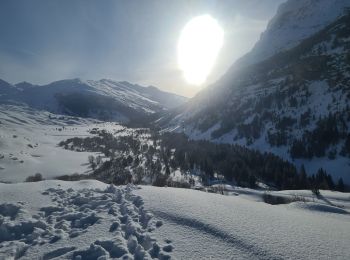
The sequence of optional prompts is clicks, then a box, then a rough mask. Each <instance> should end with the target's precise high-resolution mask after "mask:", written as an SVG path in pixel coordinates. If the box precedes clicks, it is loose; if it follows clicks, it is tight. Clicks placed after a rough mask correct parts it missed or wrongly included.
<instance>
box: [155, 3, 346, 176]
mask: <svg viewBox="0 0 350 260" xmlns="http://www.w3.org/2000/svg"><path fill="white" fill-rule="evenodd" d="M330 5H332V8H330ZM333 6H334V8H333ZM349 7H350V1H340V0H339V1H338V0H335V1H328V0H308V1H299V0H295V1H291V0H290V1H287V3H285V4H283V5H282V6H281V7H280V8H279V10H278V12H277V14H276V16H275V17H274V18H273V19H272V20H271V22H270V23H269V25H268V28H267V30H266V32H264V33H263V34H262V36H261V39H260V40H259V42H257V44H256V45H255V47H254V48H253V49H252V51H251V52H250V53H248V54H247V55H246V56H244V57H242V58H241V59H240V60H238V61H237V62H236V63H235V64H234V65H233V66H232V68H231V69H230V70H229V71H228V72H227V73H226V74H225V75H224V76H223V77H222V78H221V79H220V80H219V81H217V82H216V83H214V84H213V85H211V86H209V87H208V88H206V89H204V90H203V91H201V92H200V93H199V94H198V95H197V96H196V97H194V98H193V99H191V100H190V101H189V102H188V103H187V104H185V105H184V106H182V107H181V108H178V109H176V110H174V111H172V112H171V113H168V115H167V116H163V117H162V118H161V119H159V120H158V121H157V123H158V124H160V125H161V126H163V128H164V130H166V131H179V132H180V131H183V132H185V133H186V134H188V135H189V136H190V137H191V138H193V139H208V140H212V141H214V142H223V143H237V144H241V145H245V146H248V147H250V148H254V149H258V150H260V151H269V152H273V153H275V154H277V155H279V156H281V157H283V158H285V159H288V160H290V161H293V162H294V163H295V164H296V165H297V166H301V165H302V164H304V165H305V168H306V169H307V171H308V172H309V173H310V174H312V173H315V172H316V171H317V170H318V169H319V168H321V167H323V168H324V169H326V171H327V172H328V173H330V174H332V175H333V176H334V177H336V178H339V177H342V178H343V179H344V180H346V182H347V183H350V166H349V165H350V159H349V158H350V107H349V105H350V102H349V98H350V65H349V64H350V13H349V11H348V8H349ZM277 39H278V40H277Z"/></svg>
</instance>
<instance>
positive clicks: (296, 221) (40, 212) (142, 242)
mask: <svg viewBox="0 0 350 260" xmlns="http://www.w3.org/2000/svg"><path fill="white" fill-rule="evenodd" d="M225 188H226V190H227V191H228V194H230V195H232V196H230V195H229V196H223V195H220V194H213V193H207V192H202V191H197V190H191V189H179V188H160V187H153V186H140V187H137V186H131V185H130V186H119V187H116V186H113V185H108V184H104V183H102V182H99V181H96V180H84V181H77V182H65V181H57V180H47V181H41V182H35V183H16V184H4V183H0V259H14V258H19V257H20V259H52V258H59V259H97V258H98V257H101V258H99V259H110V258H120V257H123V259H146V258H147V259H151V258H155V259H170V257H171V258H174V259H210V258H211V259H348V258H349V257H350V249H349V247H348V241H349V239H350V225H349V224H350V223H349V222H350V194H349V193H340V192H331V191H323V190H322V191H321V196H319V197H315V196H314V195H313V194H312V193H311V191H306V190H305V191H293V190H290V191H271V192H269V194H271V195H273V196H284V197H295V196H298V197H302V198H303V201H295V202H293V203H290V204H282V205H270V204H266V203H264V202H262V194H264V192H266V191H262V190H253V189H248V188H240V187H236V186H231V185H228V184H226V185H225Z"/></svg>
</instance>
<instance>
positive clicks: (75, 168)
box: [0, 105, 122, 182]
mask: <svg viewBox="0 0 350 260" xmlns="http://www.w3.org/2000/svg"><path fill="white" fill-rule="evenodd" d="M103 125H104V127H105V128H107V127H110V128H114V129H118V128H119V129H120V128H122V127H121V126H119V125H115V124H114V123H113V124H112V123H110V124H108V126H107V125H106V124H103ZM101 126H102V124H101V122H99V121H96V120H91V119H84V118H77V117H69V116H64V115H55V114H51V113H49V112H45V111H39V110H35V109H32V108H30V107H26V106H14V105H0V182H23V181H25V179H26V178H27V177H28V176H33V175H35V174H36V173H40V174H42V176H43V177H44V178H45V179H46V178H48V179H50V178H54V177H57V176H60V175H64V174H74V173H85V172H90V171H91V169H90V168H89V165H88V156H89V155H92V154H93V153H88V152H77V151H70V150H65V149H63V148H61V147H59V146H58V143H59V142H60V141H63V140H66V139H67V138H70V137H75V136H91V134H90V133H89V129H91V128H93V127H101Z"/></svg>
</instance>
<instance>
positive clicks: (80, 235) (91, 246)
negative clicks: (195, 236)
mask: <svg viewBox="0 0 350 260" xmlns="http://www.w3.org/2000/svg"><path fill="white" fill-rule="evenodd" d="M133 189H134V188H133V187H119V188H117V187H114V186H108V185H106V184H104V183H101V182H98V181H93V180H90V181H80V182H62V181H43V182H38V183H20V184H0V259H30V260H32V259H86V260H89V259H91V260H95V259H96V260H97V259H152V258H153V259H169V258H170V255H169V248H170V247H171V243H166V242H165V241H156V240H155V239H154V238H153V236H152V232H153V231H154V230H155V229H157V228H159V227H161V225H162V222H161V221H157V220H156V219H155V218H153V215H152V214H151V213H150V212H149V211H147V210H146V209H145V208H144V207H143V201H142V199H141V198H140V197H138V196H135V195H133V194H132V191H133ZM170 251H171V250H170Z"/></svg>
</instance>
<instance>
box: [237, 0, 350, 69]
mask: <svg viewBox="0 0 350 260" xmlns="http://www.w3.org/2000/svg"><path fill="white" fill-rule="evenodd" d="M347 8H350V1H348V0H288V1H287V2H286V3H283V4H281V5H280V7H279V8H278V11H277V13H276V15H275V16H274V17H273V19H272V20H271V21H270V22H269V23H268V26H267V28H266V30H265V31H264V32H263V33H262V34H261V36H260V39H259V41H258V42H257V43H256V44H255V46H254V48H253V49H252V51H250V52H249V53H248V54H247V55H245V56H243V57H242V58H241V59H240V60H238V61H237V62H236V64H237V65H239V66H242V65H249V64H252V63H257V62H259V61H262V60H264V59H267V58H269V57H271V56H273V55H274V54H276V53H278V52H281V51H283V50H287V49H290V48H292V47H295V46H296V45H298V44H299V43H300V42H301V41H302V40H304V39H306V38H308V37H310V36H311V35H313V34H315V33H316V32H318V31H320V30H322V29H323V28H325V27H326V26H327V25H328V24H330V23H331V22H332V21H334V20H335V19H336V18H337V17H340V16H341V15H343V14H344V13H345V11H346V10H347Z"/></svg>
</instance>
